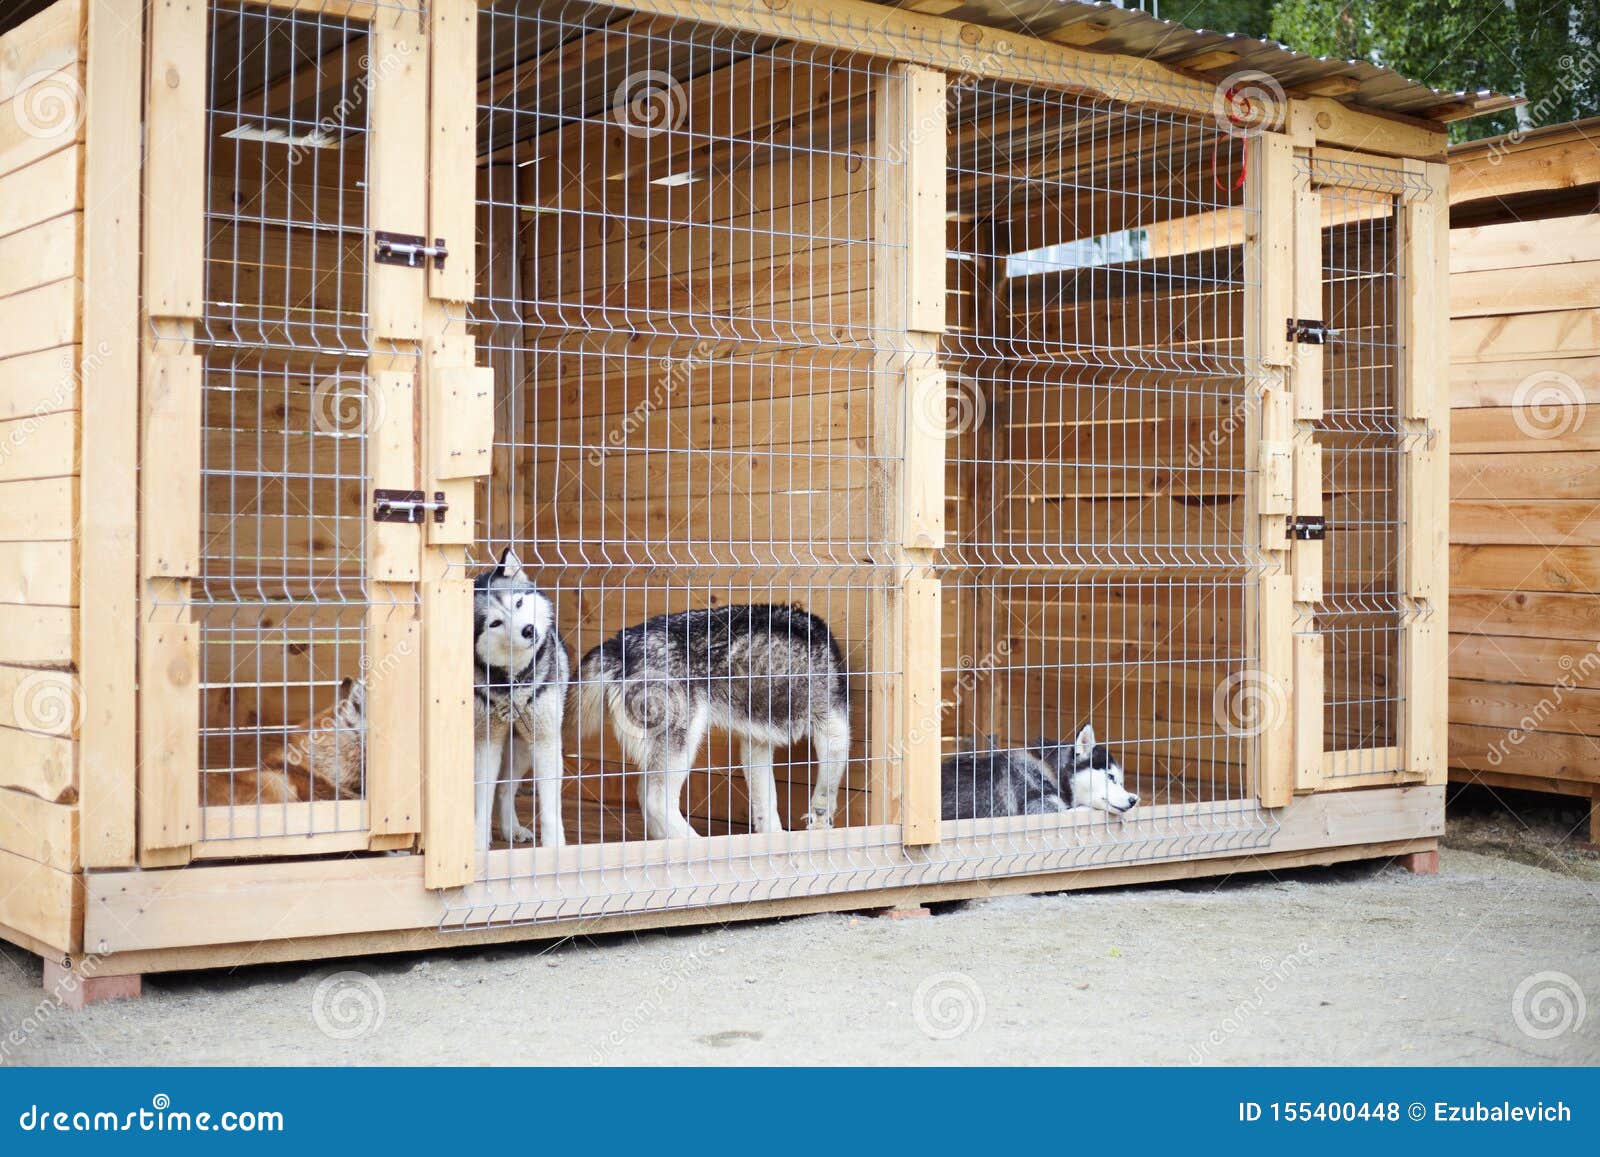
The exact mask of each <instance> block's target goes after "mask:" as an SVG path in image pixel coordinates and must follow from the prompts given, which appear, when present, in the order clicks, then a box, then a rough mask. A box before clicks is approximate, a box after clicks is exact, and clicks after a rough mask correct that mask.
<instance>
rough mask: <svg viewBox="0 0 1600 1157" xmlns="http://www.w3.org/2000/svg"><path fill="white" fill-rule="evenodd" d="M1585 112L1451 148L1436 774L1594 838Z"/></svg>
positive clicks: (1598, 776)
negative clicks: (1487, 790) (1549, 809)
mask: <svg viewBox="0 0 1600 1157" xmlns="http://www.w3.org/2000/svg"><path fill="white" fill-rule="evenodd" d="M1597 137H1600V118H1597V119H1595V120H1590V121H1584V122H1581V123H1578V124H1572V125H1556V126H1552V127H1550V128H1545V129H1539V130H1536V131H1532V132H1529V133H1527V134H1523V135H1520V136H1518V137H1514V138H1498V139H1495V140H1490V141H1479V142H1474V143H1473V144H1471V145H1468V146H1463V147H1460V148H1457V149H1455V150H1453V151H1452V152H1451V156H1450V168H1451V214H1450V216H1451V226H1452V228H1451V232H1450V315H1451V322H1450V326H1451V329H1450V343H1451V351H1450V354H1451V356H1450V361H1451V369H1450V405H1451V429H1452V432H1453V437H1454V457H1453V458H1452V459H1451V463H1450V499H1451V530H1450V604H1451V609H1452V619H1451V630H1452V632H1453V633H1452V636H1451V648H1450V650H1451V657H1450V765H1451V772H1450V774H1451V778H1452V779H1453V780H1458V781H1460V782H1464V783H1484V784H1488V785H1490V786H1494V787H1508V788H1526V789H1531V790H1534V791H1549V792H1557V793H1560V794H1564V795H1574V796H1579V797H1581V798H1587V799H1589V800H1591V801H1593V802H1592V803H1591V807H1590V813H1589V817H1590V818H1589V829H1588V839H1589V842H1590V843H1600V644H1597V642H1596V640H1597V639H1600V411H1597V409H1596V407H1597V406H1600V147H1597V146H1596V140H1597Z"/></svg>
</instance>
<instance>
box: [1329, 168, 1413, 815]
mask: <svg viewBox="0 0 1600 1157" xmlns="http://www.w3.org/2000/svg"><path fill="white" fill-rule="evenodd" d="M1299 180H1300V181H1301V182H1302V184H1304V183H1307V182H1309V183H1310V184H1311V185H1312V186H1313V187H1314V188H1316V189H1317V191H1318V193H1319V196H1320V201H1321V211H1322V219H1323V223H1324V224H1323V228H1322V231H1321V238H1322V244H1321V254H1320V259H1321V262H1322V271H1323V272H1322V308H1323V318H1324V324H1325V326H1326V328H1327V340H1326V343H1325V345H1324V347H1323V399H1324V400H1323V413H1322V417H1321V418H1320V419H1319V420H1318V421H1317V422H1316V423H1315V425H1314V428H1313V434H1312V436H1313V438H1314V439H1315V441H1316V442H1317V443H1318V444H1319V445H1320V446H1321V448H1322V465H1323V479H1322V481H1323V501H1324V504H1325V511H1326V524H1327V540H1326V542H1325V543H1324V547H1323V593H1322V599H1321V601H1320V603H1318V604H1316V606H1315V608H1314V613H1313V614H1312V616H1311V617H1310V619H1309V620H1308V621H1304V622H1302V624H1301V629H1303V630H1314V631H1316V632H1319V633H1320V634H1321V635H1322V638H1323V654H1324V671H1323V679H1324V708H1323V711H1324V719H1323V727H1324V746H1325V748H1326V750H1327V751H1328V752H1329V753H1330V756H1329V757H1327V758H1325V760H1324V777H1325V779H1326V781H1328V782H1329V783H1330V785H1336V784H1337V781H1338V780H1339V779H1341V778H1348V777H1352V776H1360V775H1372V774H1378V773H1385V772H1398V771H1400V770H1401V767H1402V750H1403V746H1402V743H1401V734H1400V731H1401V723H1402V713H1403V709H1404V704H1405V687H1404V681H1403V679H1402V678H1401V670H1402V668H1401V647H1402V639H1403V634H1404V629H1405V625H1406V620H1407V617H1408V615H1410V614H1412V613H1413V612H1412V610H1410V609H1409V608H1410V603H1409V601H1408V600H1407V599H1406V598H1405V597H1404V590H1403V588H1402V585H1401V581H1402V568H1401V562H1402V557H1403V551H1402V548H1403V544H1404V536H1405V534H1406V532H1407V528H1406V526H1405V522H1404V509H1405V508H1404V504H1403V501H1402V495H1403V493H1404V489H1403V482H1404V479H1403V477H1402V473H1403V467H1404V464H1405V462H1406V457H1407V455H1406V451H1407V447H1408V445H1409V443H1410V441H1411V440H1412V439H1413V438H1416V437H1419V436H1421V435H1419V434H1418V433H1417V432H1416V431H1414V430H1412V429H1411V428H1410V425H1409V424H1408V423H1407V422H1405V421H1404V420H1403V419H1402V413H1401V408H1400V392H1401V388H1402V382H1401V376H1402V375H1401V367H1402V364H1403V363H1404V360H1405V342H1406V335H1405V329H1404V323H1403V311H1402V305H1401V301H1402V298H1401V291H1402V286H1401V278H1400V270H1399V247H1398V236H1399V221H1400V198H1401V196H1402V194H1403V193H1405V192H1406V191H1407V188H1408V186H1407V183H1406V180H1405V179H1404V178H1402V177H1401V176H1399V175H1398V174H1397V173H1395V171H1393V170H1389V169H1377V168H1366V167H1363V166H1361V165H1359V164H1353V163H1345V164H1341V163H1337V162H1329V161H1326V160H1319V161H1318V162H1317V163H1316V164H1315V165H1314V166H1313V165H1312V164H1310V163H1308V162H1302V163H1301V165H1300V169H1299ZM1414 184H1415V187H1414V188H1412V189H1411V191H1412V192H1420V191H1421V190H1422V189H1423V187H1424V186H1422V184H1421V182H1420V178H1416V179H1414Z"/></svg>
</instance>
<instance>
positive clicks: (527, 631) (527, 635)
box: [522, 623, 538, 639]
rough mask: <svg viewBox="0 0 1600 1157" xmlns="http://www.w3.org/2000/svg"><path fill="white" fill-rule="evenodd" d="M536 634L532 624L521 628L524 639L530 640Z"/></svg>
mask: <svg viewBox="0 0 1600 1157" xmlns="http://www.w3.org/2000/svg"><path fill="white" fill-rule="evenodd" d="M537 633H538V632H537V631H535V630H534V629H533V624H532V623H529V624H528V625H527V626H525V627H523V628H522V637H523V638H524V639H531V638H533V636H534V635H536V634H537Z"/></svg>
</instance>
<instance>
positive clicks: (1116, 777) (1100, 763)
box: [940, 726, 1139, 820]
mask: <svg viewBox="0 0 1600 1157" xmlns="http://www.w3.org/2000/svg"><path fill="white" fill-rule="evenodd" d="M940 779H941V793H942V796H943V800H942V808H941V811H940V814H941V816H942V817H943V818H944V819H947V820H970V819H988V818H990V817H992V816H1032V815H1047V814H1049V813H1051V812H1064V811H1068V810H1070V809H1072V808H1075V807H1087V808H1094V809H1097V810H1099V811H1106V812H1111V813H1112V814H1114V815H1121V814H1122V813H1123V812H1125V811H1129V810H1130V809H1132V808H1133V807H1135V806H1137V805H1138V803H1139V797H1138V796H1136V795H1133V794H1132V793H1131V792H1128V791H1126V790H1124V788H1123V786H1122V784H1123V771H1122V765H1121V764H1119V763H1118V762H1117V761H1116V760H1115V759H1113V758H1112V756H1111V752H1110V750H1109V749H1108V748H1107V747H1106V745H1105V744H1103V743H1096V742H1095V738H1094V728H1093V727H1090V726H1085V727H1084V728H1083V730H1081V731H1079V732H1078V737H1077V739H1075V740H1074V741H1073V742H1072V743H1069V744H1066V743H1058V742H1057V741H1056V740H1053V739H1036V740H1034V741H1033V742H1032V743H1031V744H1030V745H1029V746H1028V748H1027V749H1026V750H1024V749H1022V748H1015V747H1013V748H997V747H995V746H994V745H993V744H992V742H991V744H990V745H989V746H988V747H987V748H983V749H978V750H972V751H962V752H957V753H956V754H955V755H951V756H948V757H947V758H946V759H945V761H944V763H943V764H942V765H941V767H940Z"/></svg>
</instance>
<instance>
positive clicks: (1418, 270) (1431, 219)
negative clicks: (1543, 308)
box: [1397, 162, 1450, 784]
mask: <svg viewBox="0 0 1600 1157" xmlns="http://www.w3.org/2000/svg"><path fill="white" fill-rule="evenodd" d="M1407 168H1408V170H1409V171H1410V172H1412V173H1413V174H1415V175H1416V176H1419V177H1421V178H1422V179H1423V180H1424V181H1425V182H1426V185H1427V188H1426V189H1425V190H1414V189H1408V190H1407V192H1406V194H1405V196H1404V199H1403V200H1402V202H1401V206H1400V250H1399V253H1398V254H1397V257H1398V260H1399V264H1400V294H1401V302H1400V305H1401V309H1400V315H1401V317H1402V319H1403V322H1402V324H1403V325H1404V326H1405V329H1404V331H1403V335H1402V336H1403V340H1404V342H1405V362H1404V366H1403V369H1402V378H1401V390H1402V395H1401V398H1402V406H1403V409H1402V414H1403V415H1404V417H1405V418H1406V420H1407V425H1408V427H1409V430H1408V432H1409V433H1410V434H1411V435H1412V438H1411V441H1410V443H1409V445H1408V446H1407V449H1406V454H1405V459H1404V462H1403V465H1402V470H1403V474H1402V479H1401V490H1402V494H1403V503H1402V508H1403V510H1404V513H1405V531H1404V533H1405V536H1406V537H1405V561H1404V568H1405V593H1406V596H1407V599H1408V600H1409V601H1410V603H1411V607H1410V610H1411V611H1412V614H1411V615H1410V616H1409V618H1408V619H1407V622H1406V626H1405V630H1404V633H1403V635H1402V636H1401V641H1400V671H1401V686H1402V688H1403V694H1404V697H1405V699H1404V702H1405V711H1404V713H1403V715H1402V720H1403V728H1404V734H1403V736H1402V737H1401V749H1402V758H1403V763H1402V767H1403V768H1404V771H1405V773H1406V775H1407V776H1409V777H1416V778H1420V779H1422V780H1424V781H1425V782H1427V783H1430V784H1442V783H1444V782H1445V780H1446V778H1447V776H1448V772H1449V757H1448V752H1447V751H1446V737H1447V727H1448V725H1447V722H1446V720H1447V718H1448V693H1449V670H1448V667H1449V634H1448V623H1447V620H1446V615H1447V607H1448V601H1449V600H1448V597H1447V596H1448V591H1449V549H1450V546H1449V543H1450V535H1449V510H1450V506H1449V494H1450V475H1449V466H1448V462H1449V442H1450V427H1449V388H1448V384H1447V379H1446V375H1447V374H1448V372H1449V364H1450V360H1449V325H1450V310H1449V285H1450V262H1449V254H1450V234H1449V229H1450V221H1449V216H1450V202H1449V179H1450V174H1449V167H1448V166H1447V165H1442V164H1424V163H1421V162H1408V164H1407Z"/></svg>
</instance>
